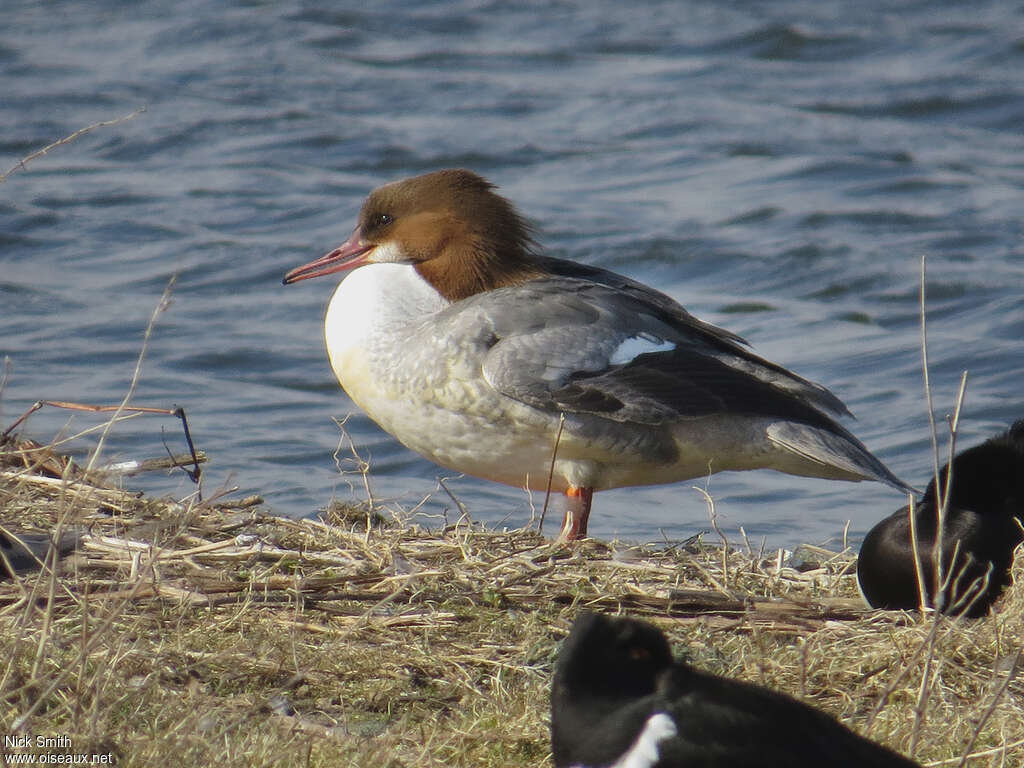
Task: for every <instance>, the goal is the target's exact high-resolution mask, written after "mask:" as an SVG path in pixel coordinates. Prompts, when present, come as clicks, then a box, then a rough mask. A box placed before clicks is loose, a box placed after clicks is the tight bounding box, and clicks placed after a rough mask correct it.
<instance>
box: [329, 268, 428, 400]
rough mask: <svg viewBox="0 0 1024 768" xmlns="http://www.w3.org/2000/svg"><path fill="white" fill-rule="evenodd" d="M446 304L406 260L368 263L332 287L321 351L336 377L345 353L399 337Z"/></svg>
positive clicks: (339, 375) (339, 374)
mask: <svg viewBox="0 0 1024 768" xmlns="http://www.w3.org/2000/svg"><path fill="white" fill-rule="evenodd" d="M447 305H448V302H447V301H446V300H445V299H444V298H443V297H442V296H441V294H439V293H438V292H437V291H435V290H434V288H433V286H431V285H430V283H428V282H427V281H426V280H424V279H423V278H422V277H420V274H419V272H417V271H416V268H415V267H413V266H412V265H411V264H368V265H366V266H365V267H361V268H359V269H357V270H355V271H353V272H352V273H351V274H349V275H348V276H347V277H346V278H345V279H344V280H342V281H341V284H340V285H338V288H337V290H335V291H334V296H333V297H332V298H331V303H330V304H329V305H328V307H327V318H326V320H325V321H324V336H325V337H326V341H327V354H328V355H330V358H331V366H332V367H333V368H334V371H335V373H336V374H338V378H339V379H341V373H340V372H339V363H343V362H344V358H345V357H346V356H347V355H350V354H352V353H353V352H357V351H358V350H360V349H366V348H367V347H368V346H373V345H374V344H375V343H376V342H379V341H380V340H381V339H383V338H386V337H388V336H395V335H398V336H402V335H404V334H406V333H408V329H409V328H410V326H412V325H414V324H418V323H419V322H421V321H422V320H423V319H424V318H426V317H429V316H430V315H432V314H434V313H435V312H439V311H441V310H442V309H444V308H445V307H446V306H447ZM346 389H347V387H346Z"/></svg>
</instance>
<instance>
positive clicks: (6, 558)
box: [0, 529, 82, 579]
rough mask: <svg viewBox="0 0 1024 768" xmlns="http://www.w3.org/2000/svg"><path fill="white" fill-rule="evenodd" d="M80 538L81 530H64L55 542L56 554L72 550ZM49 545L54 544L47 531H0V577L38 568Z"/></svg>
mask: <svg viewBox="0 0 1024 768" xmlns="http://www.w3.org/2000/svg"><path fill="white" fill-rule="evenodd" d="M81 540H82V533H81V531H79V530H77V529H74V530H69V531H65V532H64V534H63V535H62V536H61V537H60V541H58V542H57V543H56V548H57V556H58V557H63V556H64V555H67V554H69V553H71V552H74V551H75V548H76V547H77V546H78V544H79V542H80V541H81ZM51 546H54V543H53V539H52V538H51V537H50V535H49V534H47V533H23V532H20V531H19V532H13V531H12V532H10V535H8V534H7V533H4V532H2V531H0V579H4V578H11V577H13V576H14V575H15V574H21V573H29V572H31V571H38V570H40V569H41V568H42V566H43V563H44V562H46V555H47V552H49V550H50V547H51Z"/></svg>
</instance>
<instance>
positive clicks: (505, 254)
mask: <svg viewBox="0 0 1024 768" xmlns="http://www.w3.org/2000/svg"><path fill="white" fill-rule="evenodd" d="M494 188H495V187H494V185H493V184H491V183H490V182H489V181H487V180H486V179H484V178H482V177H481V176H478V175H477V174H475V173H473V172H472V171H466V170H462V169H456V170H445V171H436V172H434V173H427V174H424V175H422V176H414V177H412V178H409V179H403V180H401V181H396V182H392V183H390V184H385V185H384V186H382V187H378V188H377V189H375V190H374V191H373V192H371V193H370V196H369V197H368V198H367V199H366V202H365V203H363V207H362V210H360V212H359V223H358V225H357V226H356V228H355V230H354V231H353V232H352V235H351V236H350V237H349V239H348V240H346V241H345V242H344V243H343V244H342V245H341V246H339V247H338V248H335V249H334V250H333V251H331V252H330V253H328V254H327V255H326V256H323V257H321V258H319V259H317V260H316V261H313V262H310V263H309V264H306V265H304V266H301V267H298V268H297V269H293V270H292V271H291V272H289V273H288V274H287V275H285V277H284V283H285V285H288V284H289V283H295V282H298V281H299V280H306V279H308V278H311V277H321V276H323V275H329V274H331V273H332V272H341V271H343V270H348V269H353V268H355V267H359V266H362V265H364V264H378V263H387V262H390V263H398V264H412V265H414V266H415V268H416V270H417V271H418V272H419V273H420V275H421V276H422V277H423V278H424V279H425V280H427V281H428V282H429V283H431V284H432V285H433V286H434V288H435V289H436V290H437V291H438V292H439V293H440V294H441V295H442V296H444V297H445V298H446V299H448V301H458V300H459V299H464V298H466V297H467V296H472V295H473V294H475V293H480V292H483V291H489V290H493V289H495V288H499V287H501V286H503V285H512V284H516V283H520V282H523V281H524V280H529V279H531V278H533V277H537V276H538V275H540V274H541V272H542V271H541V269H540V267H539V266H538V264H537V262H536V260H535V259H534V255H533V241H532V239H531V237H530V228H529V225H527V223H526V222H525V220H524V219H523V218H522V217H521V216H520V215H519V213H518V212H517V211H516V209H515V208H514V207H513V206H512V204H511V203H509V202H508V201H507V200H505V199H504V198H503V197H501V196H500V195H498V194H497V193H496V192H494Z"/></svg>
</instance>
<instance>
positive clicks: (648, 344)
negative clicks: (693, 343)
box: [608, 333, 676, 365]
mask: <svg viewBox="0 0 1024 768" xmlns="http://www.w3.org/2000/svg"><path fill="white" fill-rule="evenodd" d="M675 348H676V345H675V344H673V343H672V342H671V341H665V340H664V339H659V338H658V337H657V336H651V335H649V334H646V333H642V334H640V335H638V336H630V337H629V338H628V339H626V340H625V341H624V342H622V343H621V344H619V346H617V347H616V348H615V351H613V352H612V356H611V357H610V358H609V360H608V363H609V364H610V365H624V364H625V363H628V362H630V361H632V360H634V359H635V358H636V357H637V356H638V355H645V354H648V353H650V352H668V351H670V350H673V349H675Z"/></svg>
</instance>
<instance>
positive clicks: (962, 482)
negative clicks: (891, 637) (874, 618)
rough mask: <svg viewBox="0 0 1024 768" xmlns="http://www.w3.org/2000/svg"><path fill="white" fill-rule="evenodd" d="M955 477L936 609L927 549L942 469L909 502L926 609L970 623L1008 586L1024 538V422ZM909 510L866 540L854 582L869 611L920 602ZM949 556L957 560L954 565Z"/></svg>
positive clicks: (987, 445)
mask: <svg viewBox="0 0 1024 768" xmlns="http://www.w3.org/2000/svg"><path fill="white" fill-rule="evenodd" d="M952 465H953V477H952V480H951V481H950V482H951V483H952V485H951V487H950V493H949V503H948V506H947V509H946V518H945V522H944V525H943V529H942V573H943V580H944V581H945V580H946V579H948V580H949V582H948V587H947V588H944V589H943V590H942V593H943V599H942V601H941V606H937V605H936V601H935V595H936V591H937V590H936V583H935V566H934V564H933V560H932V550H933V548H934V547H935V534H936V529H937V527H938V526H937V522H936V510H937V506H938V503H939V499H941V498H942V497H943V495H944V494H945V492H946V478H947V476H948V475H949V465H948V464H947V465H946V466H945V467H943V468H942V470H941V471H940V473H939V488H940V489H941V494H940V493H936V491H935V479H934V477H933V478H932V480H931V482H929V483H928V487H927V488H925V491H924V496H923V497H922V498H921V500H920V501H918V502H917V503H916V504H915V505H914V523H915V526H914V527H915V528H916V530H917V552H918V561H919V562H920V563H921V575H922V577H923V581H924V589H925V599H926V601H927V604H928V605H929V606H933V607H937V608H939V609H940V610H941V611H942V612H943V613H949V614H963V615H965V616H969V617H972V618H977V617H979V616H984V615H986V614H987V613H988V612H989V609H990V608H991V607H992V603H994V602H995V601H996V599H997V598H998V597H999V595H1001V594H1002V592H1003V589H1004V588H1005V587H1006V586H1007V585H1008V584H1009V583H1010V566H1011V565H1013V553H1014V550H1015V549H1016V548H1017V545H1018V544H1020V543H1021V542H1022V541H1024V528H1022V526H1024V419H1021V420H1019V421H1018V422H1016V423H1015V424H1014V425H1013V426H1012V427H1010V429H1009V430H1007V431H1006V432H1004V433H1002V434H1000V435H996V436H995V437H993V438H990V439H989V440H987V441H985V442H984V443H982V444H981V445H976V446H974V447H973V448H968V449H967V450H965V451H963V452H962V453H960V454H958V455H957V456H956V457H955V458H954V459H953V462H952ZM909 514H910V508H909V507H904V508H903V509H901V510H899V511H898V512H894V513H893V514H892V515H891V516H889V517H887V518H885V519H884V520H882V521H881V522H880V523H878V525H876V526H875V527H874V528H872V529H871V530H870V531H869V532H868V535H867V536H865V537H864V543H863V544H862V545H861V549H860V555H859V556H858V557H857V582H858V583H859V584H860V590H861V593H862V594H863V595H864V598H865V599H866V600H867V601H868V603H869V604H870V605H871V607H873V608H889V609H912V608H917V607H918V606H919V605H920V602H921V594H920V589H919V587H918V584H917V567H916V566H915V565H914V547H913V546H912V545H911V536H910V517H909ZM954 554H955V555H956V560H955V562H954V559H953V558H954Z"/></svg>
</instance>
